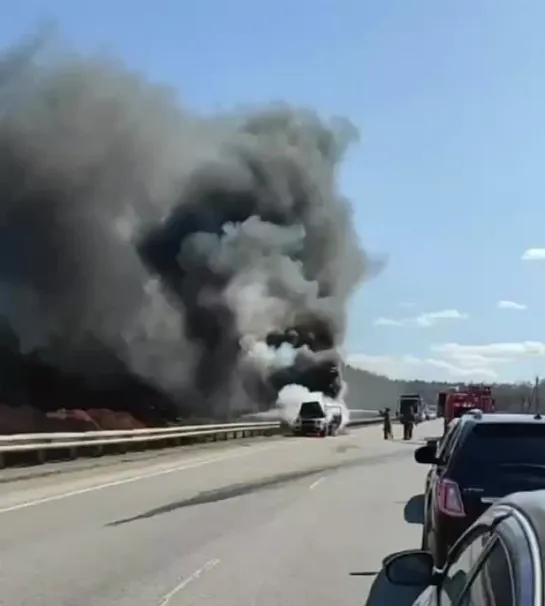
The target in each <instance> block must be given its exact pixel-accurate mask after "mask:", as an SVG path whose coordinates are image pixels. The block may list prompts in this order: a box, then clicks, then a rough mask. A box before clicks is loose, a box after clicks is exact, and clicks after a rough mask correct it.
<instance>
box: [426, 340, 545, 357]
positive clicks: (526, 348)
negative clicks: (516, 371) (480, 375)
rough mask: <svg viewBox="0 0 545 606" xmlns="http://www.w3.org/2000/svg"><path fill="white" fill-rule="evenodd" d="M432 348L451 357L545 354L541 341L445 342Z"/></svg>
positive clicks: (544, 344)
mask: <svg viewBox="0 0 545 606" xmlns="http://www.w3.org/2000/svg"><path fill="white" fill-rule="evenodd" d="M432 350H433V351H435V352H438V353H442V354H443V355H448V356H451V357H463V356H466V355H469V356H475V355H477V356H483V357H485V358H492V359H497V358H500V359H501V358H506V357H507V358H509V359H510V358H513V357H521V356H545V343H542V342H541V341H520V342H516V341H514V342H506V343H488V344H486V345H460V344H459V343H443V344H442V345H434V346H433V347H432Z"/></svg>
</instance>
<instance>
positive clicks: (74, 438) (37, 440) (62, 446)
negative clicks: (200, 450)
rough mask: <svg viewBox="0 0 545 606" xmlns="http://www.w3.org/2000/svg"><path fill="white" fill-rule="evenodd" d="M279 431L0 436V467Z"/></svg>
mask: <svg viewBox="0 0 545 606" xmlns="http://www.w3.org/2000/svg"><path fill="white" fill-rule="evenodd" d="M380 421H381V419H380V418H371V419H369V418H367V419H355V420H353V421H351V422H350V423H349V426H360V425H372V424H375V423H379V422H380ZM282 432H283V427H282V424H281V423H280V422H279V421H269V422H254V423H248V422H246V423H223V424H217V425H182V426H177V427H160V428H146V429H123V430H104V431H84V432H58V433H29V434H13V435H3V436H0V467H5V466H6V456H14V457H15V456H16V455H18V454H19V455H24V453H36V459H37V461H36V462H38V463H43V462H45V460H46V459H47V454H48V453H49V452H50V451H58V452H61V451H68V452H67V454H68V458H70V459H75V458H77V457H78V452H82V451H86V452H87V453H88V454H89V452H90V451H91V452H92V454H94V455H95V456H100V455H101V454H103V453H104V452H105V451H107V450H108V449H107V447H108V446H111V445H113V446H116V447H118V450H119V451H122V452H123V451H126V450H128V449H129V448H130V446H132V445H135V444H140V445H141V444H144V443H150V444H151V443H155V444H158V445H160V444H161V443H163V444H164V446H167V445H181V444H183V443H184V442H186V443H188V442H196V441H216V440H221V439H223V440H229V439H237V438H248V437H254V436H272V435H277V434H281V433H282Z"/></svg>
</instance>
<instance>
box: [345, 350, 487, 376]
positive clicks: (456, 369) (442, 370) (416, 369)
mask: <svg viewBox="0 0 545 606" xmlns="http://www.w3.org/2000/svg"><path fill="white" fill-rule="evenodd" d="M347 361H348V364H350V366H353V367H355V368H362V369H364V370H368V371H371V372H374V373H377V374H381V375H386V376H388V377H390V378H392V379H401V380H411V379H427V380H434V379H435V380H445V381H493V380H495V379H496V378H497V373H496V372H495V371H494V370H493V369H492V368H487V367H482V368H479V367H474V368H465V367H463V366H456V364H453V363H451V362H448V361H447V360H441V359H437V358H417V357H415V356H373V355H367V354H353V355H351V356H348V359H347Z"/></svg>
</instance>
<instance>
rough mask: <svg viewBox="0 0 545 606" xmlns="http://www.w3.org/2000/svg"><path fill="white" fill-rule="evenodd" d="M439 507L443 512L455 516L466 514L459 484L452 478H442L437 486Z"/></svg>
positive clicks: (460, 516)
mask: <svg viewBox="0 0 545 606" xmlns="http://www.w3.org/2000/svg"><path fill="white" fill-rule="evenodd" d="M437 507H438V508H439V511H440V512H441V513H444V514H445V515H447V516H450V517H453V518H463V517H465V515H466V512H465V510H464V503H463V502H462V496H461V494H460V489H459V488H458V484H456V482H453V481H452V480H440V481H439V484H438V488H437Z"/></svg>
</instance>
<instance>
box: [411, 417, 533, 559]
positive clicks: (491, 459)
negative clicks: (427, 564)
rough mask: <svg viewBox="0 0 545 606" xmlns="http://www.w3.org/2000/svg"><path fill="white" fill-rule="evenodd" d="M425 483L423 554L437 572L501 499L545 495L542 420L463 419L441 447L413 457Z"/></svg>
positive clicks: (427, 448)
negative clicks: (523, 493)
mask: <svg viewBox="0 0 545 606" xmlns="http://www.w3.org/2000/svg"><path fill="white" fill-rule="evenodd" d="M415 459H416V461H417V462H418V463H422V464H425V465H431V469H430V471H429V473H428V476H427V478H426V487H425V497H424V523H423V527H422V549H425V550H429V551H430V552H431V554H432V555H433V557H434V560H435V564H436V566H437V567H439V568H440V567H442V566H443V564H444V563H445V561H446V558H447V554H448V551H449V549H450V548H451V547H452V545H454V543H456V541H457V540H458V538H459V537H460V536H461V535H462V534H463V533H464V532H465V531H466V530H467V528H469V526H471V524H473V522H474V521H475V520H476V519H477V518H478V517H479V516H480V515H481V514H482V513H483V512H484V511H485V510H486V509H488V507H490V505H491V504H493V503H494V502H495V501H497V500H498V499H499V498H502V497H504V496H506V495H508V494H511V493H513V492H520V491H526V490H540V489H545V419H543V418H542V417H541V416H540V415H536V416H532V415H525V414H495V413H489V414H486V413H482V412H480V411H477V412H474V413H469V414H465V415H463V416H462V417H460V418H459V419H456V420H453V421H452V423H451V424H449V427H448V430H447V433H446V435H445V437H444V438H443V440H442V441H441V443H440V444H439V446H435V447H434V446H433V444H427V445H426V446H422V447H420V448H418V449H417V450H416V451H415Z"/></svg>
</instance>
